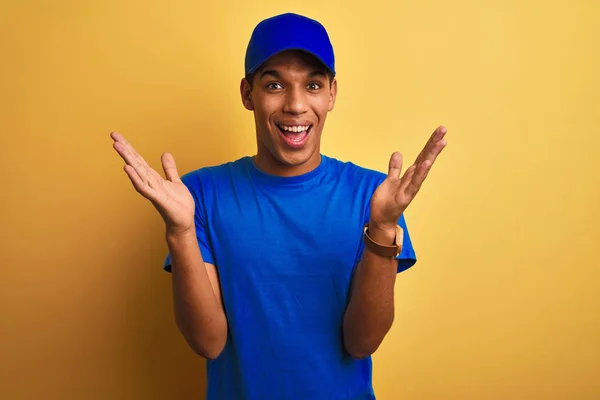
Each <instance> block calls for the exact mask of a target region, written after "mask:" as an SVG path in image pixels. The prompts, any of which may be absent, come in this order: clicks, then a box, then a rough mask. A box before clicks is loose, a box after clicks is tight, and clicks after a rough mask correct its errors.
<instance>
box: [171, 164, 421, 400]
mask: <svg viewBox="0 0 600 400" xmlns="http://www.w3.org/2000/svg"><path fill="white" fill-rule="evenodd" d="M384 179H385V175H384V174H383V173H381V172H377V171H373V170H368V169H365V168H361V167H359V166H356V165H355V164H352V163H349V162H341V161H338V160H335V159H333V158H330V157H326V156H322V157H321V163H320V164H319V166H318V167H317V168H316V169H314V170H312V171H311V172H309V173H306V174H304V175H301V176H295V177H278V176H273V175H268V174H266V173H264V172H262V171H260V170H259V169H258V168H257V167H256V166H255V164H254V159H253V158H252V157H244V158H241V159H239V160H237V161H235V162H230V163H227V164H223V165H220V166H216V167H207V168H202V169H199V170H196V171H193V172H190V173H188V174H186V175H184V176H183V178H182V180H183V182H184V183H185V184H186V186H187V187H188V188H189V189H190V191H191V193H192V195H193V197H194V200H195V202H196V213H195V219H196V232H197V235H198V243H199V246H200V251H201V253H202V257H203V259H204V261H205V262H207V263H211V264H214V265H215V266H216V267H217V270H218V273H219V279H220V284H221V292H222V296H223V304H224V308H225V313H226V315H227V322H228V327H229V329H228V337H227V343H226V345H225V348H224V350H223V352H222V353H221V354H220V355H219V357H217V358H216V359H214V360H208V361H207V374H208V380H207V382H208V388H207V399H208V400H216V399H219V400H221V399H227V400H229V399H231V400H238V399H246V400H265V399H277V400H288V399H289V400H297V399H303V400H304V399H306V400H308V399H311V400H324V399H327V400H342V399H343V400H363V399H374V398H375V396H374V394H373V387H372V380H371V377H372V373H371V372H372V370H371V358H370V357H367V358H364V359H361V360H355V359H353V358H352V357H351V356H350V355H349V354H348V353H347V352H346V351H345V349H344V346H343V342H342V319H343V316H344V311H345V310H346V306H347V303H348V300H349V294H350V282H351V278H352V273H353V271H354V269H355V267H356V265H357V263H358V262H359V261H360V259H361V256H362V252H363V248H364V243H363V240H362V235H363V226H364V224H365V223H367V222H368V220H369V204H370V199H371V195H372V194H373V192H374V191H375V189H376V188H377V186H378V185H379V184H380V183H381V182H382V181H383V180H384ZM399 224H400V226H401V227H402V228H403V229H404V242H403V250H402V253H401V254H400V256H399V257H398V259H399V261H398V271H399V272H400V271H402V270H405V269H407V268H409V267H410V266H412V265H413V264H414V263H415V261H416V258H415V253H414V250H413V247H412V243H411V240H410V236H409V233H408V229H406V224H405V221H404V217H401V218H400V221H399ZM164 268H165V269H166V270H167V271H170V259H169V257H167V260H166V261H165V264H164Z"/></svg>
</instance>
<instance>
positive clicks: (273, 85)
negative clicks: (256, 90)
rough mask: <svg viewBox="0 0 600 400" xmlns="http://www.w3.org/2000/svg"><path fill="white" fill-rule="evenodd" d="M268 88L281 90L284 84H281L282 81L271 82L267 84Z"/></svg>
mask: <svg viewBox="0 0 600 400" xmlns="http://www.w3.org/2000/svg"><path fill="white" fill-rule="evenodd" d="M267 89H269V90H279V89H283V86H281V83H278V82H271V83H269V84H268V85H267Z"/></svg>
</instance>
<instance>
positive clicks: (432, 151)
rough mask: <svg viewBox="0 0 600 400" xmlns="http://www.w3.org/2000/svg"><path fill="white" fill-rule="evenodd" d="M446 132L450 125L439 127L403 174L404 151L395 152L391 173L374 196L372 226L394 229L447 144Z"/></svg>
mask: <svg viewBox="0 0 600 400" xmlns="http://www.w3.org/2000/svg"><path fill="white" fill-rule="evenodd" d="M445 135H446V128H445V127H443V126H440V127H438V128H437V129H436V130H435V131H434V132H433V134H432V135H431V137H430V138H429V140H428V141H427V143H426V144H425V147H424V148H423V150H422V151H421V153H419V156H418V157H417V159H416V160H415V162H414V164H413V165H411V166H410V167H409V168H408V169H407V170H406V172H405V173H404V175H403V176H400V173H401V170H402V154H400V153H394V154H392V157H391V158H390V164H389V172H388V176H387V177H386V178H385V180H384V181H383V182H382V183H381V184H380V185H379V187H378V188H377V189H376V190H375V193H373V196H372V197H371V220H370V222H369V229H370V230H380V231H383V230H387V231H388V232H393V230H394V228H395V227H396V224H397V223H398V219H399V218H400V215H402V213H403V212H404V210H406V208H407V207H408V205H409V204H410V203H411V202H412V201H413V199H414V198H415V196H416V195H417V193H418V192H419V189H420V188H421V185H422V184H423V181H424V180H425V178H426V177H427V174H428V173H429V171H430V169H431V167H432V166H433V163H434V162H435V160H436V158H437V156H438V155H439V154H440V153H441V152H442V150H443V149H444V147H446V140H445V139H444V136H445Z"/></svg>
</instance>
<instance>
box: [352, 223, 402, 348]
mask: <svg viewBox="0 0 600 400" xmlns="http://www.w3.org/2000/svg"><path fill="white" fill-rule="evenodd" d="M395 235H396V230H395V229H392V230H391V231H389V230H385V229H378V228H376V227H375V226H374V225H373V224H372V223H369V236H370V237H371V238H372V239H373V240H375V241H376V242H377V243H381V244H389V245H392V244H393V243H394V237H395ZM397 268H398V261H397V260H396V259H394V258H392V257H382V256H379V255H377V254H374V253H372V252H371V251H369V249H368V248H365V250H364V253H363V258H362V260H361V261H360V262H359V264H358V265H357V267H356V270H355V272H354V277H353V278H352V287H351V290H350V302H349V304H348V308H347V310H346V314H345V315H344V323H343V330H344V345H345V347H346V351H348V353H349V354H350V355H352V357H354V358H364V357H367V356H369V355H371V354H373V353H374V352H375V350H377V348H378V347H379V345H380V344H381V342H382V341H383V338H384V337H385V335H386V334H387V333H388V331H389V330H390V328H391V327H392V322H393V321H394V284H395V282H396V271H397Z"/></svg>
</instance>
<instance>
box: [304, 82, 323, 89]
mask: <svg viewBox="0 0 600 400" xmlns="http://www.w3.org/2000/svg"><path fill="white" fill-rule="evenodd" d="M306 87H307V88H308V89H309V90H319V89H321V84H320V83H317V82H313V83H309V84H308V85H307V86H306Z"/></svg>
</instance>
